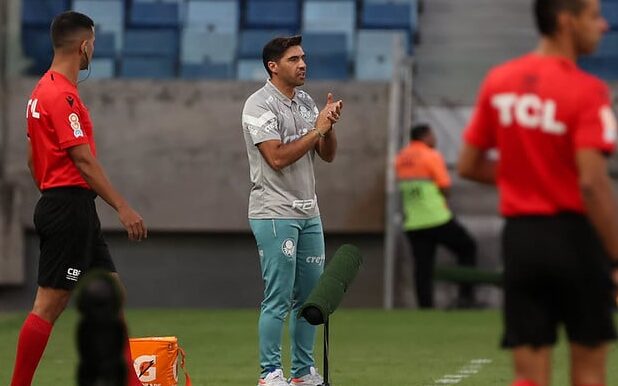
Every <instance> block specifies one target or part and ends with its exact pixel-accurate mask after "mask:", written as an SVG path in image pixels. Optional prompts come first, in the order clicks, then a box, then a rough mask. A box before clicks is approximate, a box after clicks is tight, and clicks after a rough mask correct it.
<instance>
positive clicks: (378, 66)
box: [356, 30, 409, 80]
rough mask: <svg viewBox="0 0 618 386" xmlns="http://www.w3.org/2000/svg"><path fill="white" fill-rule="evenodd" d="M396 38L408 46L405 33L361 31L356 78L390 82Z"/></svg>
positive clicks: (359, 34) (357, 52)
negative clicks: (398, 37) (399, 38)
mask: <svg viewBox="0 0 618 386" xmlns="http://www.w3.org/2000/svg"><path fill="white" fill-rule="evenodd" d="M396 36H400V37H401V39H403V44H404V47H407V46H408V44H409V43H408V42H409V40H408V34H407V33H405V32H396V31H383V30H361V31H359V33H358V45H357V47H358V48H357V51H356V78H357V79H359V80H390V79H391V76H392V73H393V62H392V59H393V41H394V38H395V37H396Z"/></svg>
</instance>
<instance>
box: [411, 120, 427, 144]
mask: <svg viewBox="0 0 618 386" xmlns="http://www.w3.org/2000/svg"><path fill="white" fill-rule="evenodd" d="M430 131H431V126H429V125H428V124H426V123H419V124H417V125H414V126H412V128H411V129H410V139H411V140H413V141H418V140H421V139H423V138H425V136H426V135H427V134H429V132H430Z"/></svg>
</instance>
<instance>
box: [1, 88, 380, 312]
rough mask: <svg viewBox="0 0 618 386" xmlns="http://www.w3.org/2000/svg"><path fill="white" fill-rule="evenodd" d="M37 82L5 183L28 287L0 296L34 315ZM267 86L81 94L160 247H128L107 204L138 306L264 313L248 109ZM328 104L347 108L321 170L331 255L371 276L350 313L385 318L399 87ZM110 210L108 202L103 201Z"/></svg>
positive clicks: (14, 106)
mask: <svg viewBox="0 0 618 386" xmlns="http://www.w3.org/2000/svg"><path fill="white" fill-rule="evenodd" d="M35 83H36V80H35V79H28V78H16V79H12V80H10V81H9V82H8V85H7V93H6V95H8V99H9V100H8V108H7V110H6V111H7V112H8V151H7V154H6V159H7V165H6V178H7V181H8V182H9V183H10V184H11V185H12V186H15V187H16V189H17V191H18V192H19V193H20V194H19V196H20V202H21V205H20V208H19V211H18V213H19V217H20V219H21V221H20V225H21V227H22V228H23V230H24V232H26V238H25V240H26V241H25V242H24V250H25V251H24V252H23V256H24V257H23V266H24V267H25V280H24V281H23V284H22V285H21V286H4V287H0V310H3V309H26V308H27V307H29V306H30V305H31V301H32V297H33V295H34V293H35V292H34V291H35V286H36V285H35V283H36V263H37V257H38V240H37V238H36V236H35V235H34V233H33V231H32V212H33V209H34V205H35V202H36V200H37V198H38V196H39V194H38V192H37V190H36V189H35V187H34V186H33V184H32V181H31V178H30V175H29V172H28V169H27V167H26V143H27V142H26V137H25V131H24V130H25V126H24V124H25V120H24V116H25V106H26V102H27V99H28V95H29V93H30V91H31V89H32V88H33V86H34V85H35ZM259 87H261V83H252V82H249V83H246V82H245V83H242V82H212V81H211V82H188V81H166V82H155V81H149V80H144V81H130V82H129V81H125V80H104V81H103V80H96V81H95V80H89V81H86V82H84V83H83V84H81V85H80V93H81V96H82V98H83V100H84V101H85V103H86V104H87V106H88V108H89V110H90V113H91V116H92V119H93V122H94V125H95V133H96V138H97V146H98V148H97V150H98V153H99V158H100V160H101V162H102V164H103V166H104V167H105V168H106V170H107V171H108V173H109V175H110V178H111V180H112V182H113V183H114V184H115V185H116V187H117V188H118V189H119V190H120V191H121V192H122V193H123V194H124V195H125V196H126V197H127V199H128V200H129V202H130V203H131V204H132V205H134V207H135V208H136V209H137V210H138V211H139V212H140V213H141V214H142V215H143V217H144V219H145V221H146V223H147V225H148V226H149V229H150V232H151V233H150V237H149V239H148V240H147V241H145V242H142V243H129V242H127V241H126V236H125V235H124V234H123V233H122V232H121V229H120V225H119V222H118V221H117V218H116V215H115V213H114V212H113V211H112V210H110V209H109V208H108V207H107V206H106V205H104V204H102V203H101V202H99V209H100V211H99V212H100V215H101V221H102V225H103V227H104V229H105V230H106V232H107V237H108V242H109V244H110V248H111V250H112V254H113V255H114V259H115V261H116V264H117V266H118V270H119V272H120V273H121V275H122V276H123V278H124V280H125V284H126V286H127V288H128V291H129V293H130V294H131V295H130V299H129V303H128V304H129V306H133V307H155V306H159V307H174V306H175V307H217V308H229V307H257V306H258V304H259V300H260V294H261V288H262V283H261V279H260V275H259V270H258V260H257V253H256V247H255V243H254V240H253V237H252V235H251V234H250V231H249V227H248V223H247V215H246V212H247V199H248V192H249V168H248V164H247V160H246V154H245V145H244V140H243V137H242V130H241V128H240V115H241V111H242V106H243V102H244V100H245V98H246V97H248V96H249V95H250V94H251V93H252V92H253V91H255V90H256V89H258V88H259ZM306 90H307V91H309V92H310V94H311V95H312V96H313V97H314V98H315V99H316V102H317V103H318V105H322V104H323V103H324V101H325V98H326V94H327V92H328V91H332V92H333V93H334V94H335V95H336V96H337V97H339V98H342V99H344V101H345V115H344V117H343V119H342V120H341V122H340V123H339V124H338V125H337V133H338V139H339V152H338V155H337V159H336V160H335V162H334V163H333V164H325V163H323V162H321V161H318V162H317V163H316V179H317V185H318V197H319V202H320V209H321V212H322V217H323V222H324V228H325V231H326V233H327V235H326V243H327V250H328V253H327V255H328V256H330V255H332V253H334V250H335V249H336V248H337V247H338V246H339V245H341V244H343V243H349V242H351V243H355V244H357V245H358V246H359V247H361V249H362V250H363V253H364V255H365V266H364V269H363V270H362V271H361V273H360V275H359V278H358V281H357V282H356V283H355V286H354V290H353V291H350V294H349V296H348V298H347V299H346V301H345V304H346V305H348V306H362V307H380V306H381V300H382V286H383V284H382V277H383V267H382V266H383V261H382V244H383V243H382V238H383V236H382V231H383V224H384V218H383V217H384V170H385V167H386V164H385V162H386V125H387V112H388V84H385V83H375V82H365V83H362V82H360V83H359V82H355V83H343V82H342V83H336V82H322V83H320V82H309V85H308V87H307V88H306ZM99 201H100V200H99Z"/></svg>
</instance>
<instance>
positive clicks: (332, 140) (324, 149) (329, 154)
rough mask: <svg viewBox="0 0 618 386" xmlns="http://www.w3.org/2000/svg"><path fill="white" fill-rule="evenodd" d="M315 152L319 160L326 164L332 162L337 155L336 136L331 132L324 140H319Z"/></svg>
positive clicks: (333, 131)
mask: <svg viewBox="0 0 618 386" xmlns="http://www.w3.org/2000/svg"><path fill="white" fill-rule="evenodd" d="M316 150H317V152H318V155H319V156H320V158H322V159H323V160H324V161H326V162H333V160H334V159H335V154H337V135H336V134H335V130H331V131H329V132H328V134H326V136H325V137H324V138H320V140H319V142H318V144H317V146H316Z"/></svg>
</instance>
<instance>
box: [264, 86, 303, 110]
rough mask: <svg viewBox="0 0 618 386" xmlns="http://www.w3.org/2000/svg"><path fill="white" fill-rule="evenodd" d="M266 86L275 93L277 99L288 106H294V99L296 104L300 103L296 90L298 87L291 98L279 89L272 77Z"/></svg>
mask: <svg viewBox="0 0 618 386" xmlns="http://www.w3.org/2000/svg"><path fill="white" fill-rule="evenodd" d="M265 87H266V88H267V89H268V90H269V91H270V92H271V93H273V94H275V96H276V97H277V99H279V100H280V101H281V102H283V103H284V104H285V105H286V106H288V107H290V106H292V101H294V102H296V104H298V103H299V100H298V90H296V89H295V90H294V97H293V98H292V99H290V98H288V97H287V96H286V95H284V94H283V93H282V92H281V91H279V89H278V88H277V87H276V86H275V85H274V84H273V82H271V81H270V79H268V80H267V81H266V86H265Z"/></svg>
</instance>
